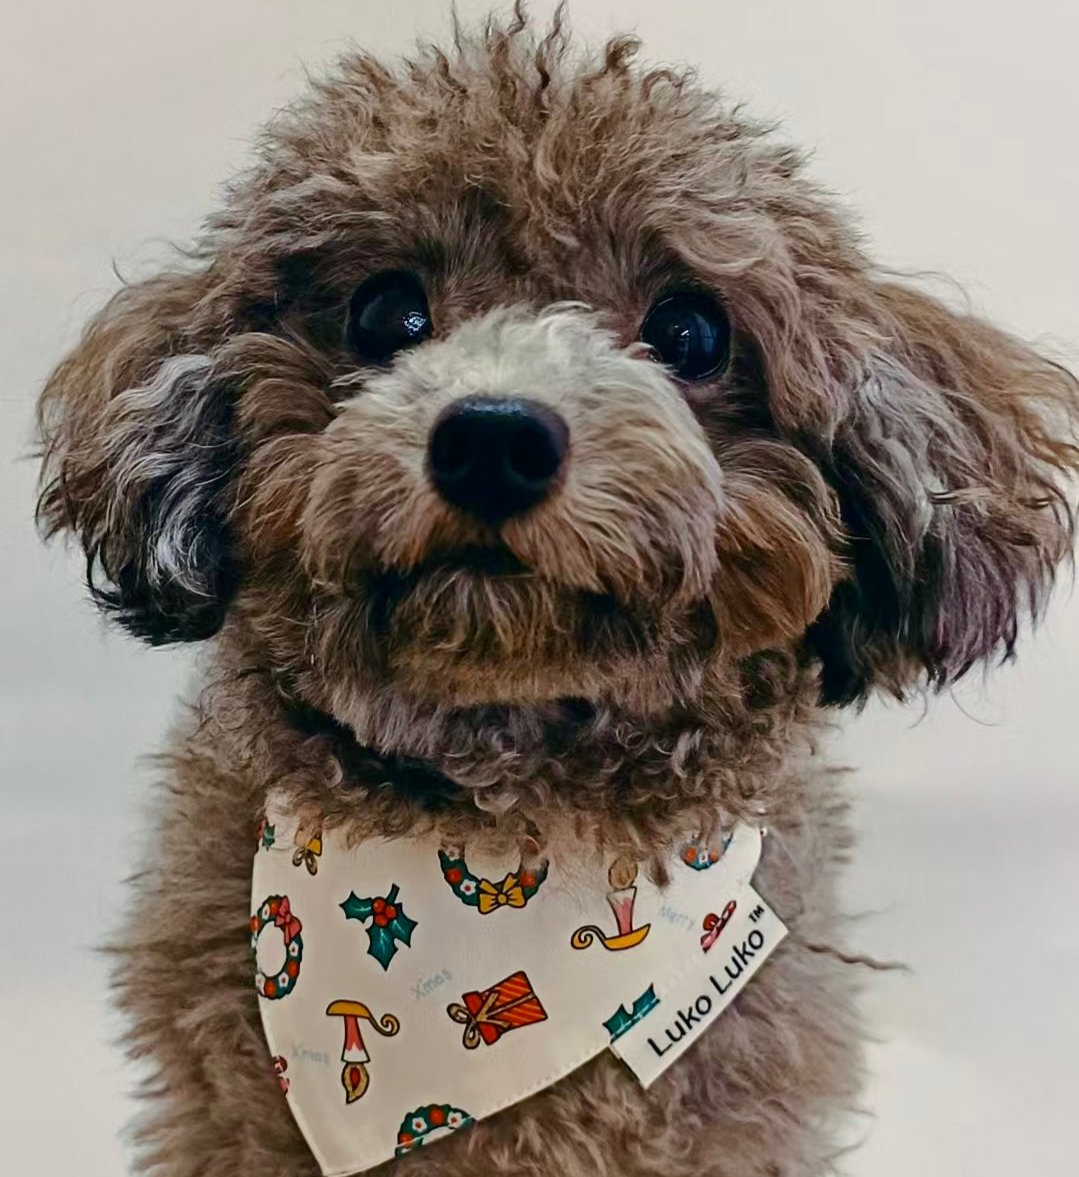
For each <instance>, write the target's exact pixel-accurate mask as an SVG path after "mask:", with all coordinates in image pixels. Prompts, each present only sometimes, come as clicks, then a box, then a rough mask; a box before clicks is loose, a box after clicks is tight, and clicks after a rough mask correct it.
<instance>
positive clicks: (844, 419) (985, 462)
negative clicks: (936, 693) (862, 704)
mask: <svg viewBox="0 0 1079 1177" xmlns="http://www.w3.org/2000/svg"><path fill="white" fill-rule="evenodd" d="M867 308H868V309H867ZM862 310H863V312H864V315H865V317H864V318H863V320H862V322H861V323H860V325H859V327H858V331H857V334H858V337H859V339H860V343H859V347H858V349H857V350H858V352H859V355H858V359H857V361H856V362H855V363H854V364H851V369H853V370H854V372H855V373H856V374H855V377H854V378H853V379H851V377H850V375H848V378H847V387H846V388H845V389H844V395H845V396H846V397H847V398H848V399H847V401H846V404H845V406H844V410H843V412H842V416H841V418H840V420H839V422H838V424H837V425H836V427H835V430H834V433H833V435H832V436H831V437H830V438H829V440H828V443H827V444H825V445H824V446H823V447H822V449H821V452H820V453H818V455H817V457H818V460H820V462H821V464H822V466H823V468H824V470H825V473H826V476H827V477H828V478H829V480H830V481H831V483H832V485H833V487H834V488H835V490H836V492H837V495H838V497H839V501H840V504H841V508H842V511H843V514H844V517H845V522H846V526H847V530H848V533H849V535H850V546H849V551H848V561H849V565H850V576H849V578H848V579H847V580H845V581H843V582H842V583H840V584H839V585H838V586H837V588H836V590H835V592H834V595H833V597H832V600H831V603H830V605H829V607H828V609H827V610H826V612H825V613H824V614H823V615H822V617H821V618H820V619H819V620H818V621H817V623H816V624H815V625H814V626H813V627H812V629H811V630H810V633H809V636H808V642H809V646H810V648H811V650H812V651H813V652H814V653H815V654H816V655H817V656H818V657H819V658H820V661H821V666H822V693H823V697H824V699H825V701H826V702H829V703H834V704H841V703H849V702H853V701H856V700H860V699H864V698H865V697H866V695H867V694H868V693H869V691H870V690H871V689H872V688H873V687H877V686H879V687H881V688H883V689H885V690H888V691H890V692H892V693H893V694H896V695H900V696H901V695H902V694H903V693H904V692H905V691H906V690H908V689H909V688H911V687H913V686H915V685H916V684H917V683H918V682H919V681H921V682H927V683H928V684H929V685H930V686H932V687H936V688H940V687H943V686H946V685H947V684H949V683H952V682H954V681H955V680H956V679H958V678H959V677H960V676H961V675H963V674H964V673H965V672H966V671H967V670H969V669H970V668H971V667H972V666H973V665H975V664H976V663H977V662H979V661H981V660H983V659H988V658H992V657H994V656H1002V657H1008V656H1009V655H1010V654H1011V653H1012V650H1013V647H1014V644H1015V640H1016V636H1017V631H1018V628H1019V625H1020V621H1021V619H1022V617H1023V616H1024V614H1027V615H1031V616H1036V615H1037V614H1038V612H1039V610H1040V608H1041V607H1042V605H1043V604H1044V601H1045V598H1046V596H1047V594H1048V590H1049V589H1050V587H1051V586H1052V583H1053V578H1054V573H1055V569H1056V567H1057V565H1058V564H1059V563H1060V562H1061V561H1062V560H1064V559H1066V558H1067V557H1068V556H1069V554H1070V552H1071V545H1072V539H1073V529H1074V517H1073V512H1072V508H1071V507H1070V505H1069V501H1068V498H1067V487H1066V483H1067V480H1068V477H1069V476H1070V475H1072V474H1074V472H1075V470H1076V468H1077V466H1079V451H1077V450H1076V447H1075V445H1074V444H1073V440H1072V439H1073V437H1074V424H1075V420H1076V415H1077V411H1079V383H1077V382H1076V380H1075V378H1074V377H1073V376H1071V375H1070V374H1069V373H1068V372H1066V371H1065V370H1064V369H1062V368H1061V367H1059V366H1058V365H1055V364H1054V363H1052V362H1050V361H1048V360H1046V359H1044V358H1043V357H1041V356H1039V355H1038V354H1036V353H1035V352H1033V351H1032V350H1031V349H1029V348H1028V347H1027V346H1025V345H1024V344H1022V343H1021V342H1020V341H1018V340H1017V339H1015V338H1013V337H1011V336H1009V335H1007V334H1005V333H1004V332H1001V331H999V330H997V329H996V328H993V327H991V326H989V325H988V324H987V323H984V322H982V321H981V320H979V319H975V318H971V317H964V316H960V315H956V314H954V313H953V312H952V311H950V310H948V309H947V308H946V307H945V306H943V305H942V304H941V303H939V302H937V301H936V300H934V299H932V298H930V297H928V296H927V295H924V294H922V293H919V292H916V291H913V290H910V289H907V288H904V287H900V286H898V285H891V284H881V285H879V286H876V287H873V289H872V292H871V293H870V294H869V295H868V296H867V298H866V299H865V301H863V303H862ZM852 350H853V349H852ZM851 385H853V387H851Z"/></svg>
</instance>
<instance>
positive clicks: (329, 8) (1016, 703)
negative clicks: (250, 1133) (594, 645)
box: [0, 0, 1079, 1177]
mask: <svg viewBox="0 0 1079 1177" xmlns="http://www.w3.org/2000/svg"><path fill="white" fill-rule="evenodd" d="M447 7H448V6H447V4H446V2H445V0H397V2H396V3H375V0H308V2H307V3H297V2H296V0H292V2H286V0H181V2H180V3H172V4H162V3H158V2H155V0H93V2H90V3H75V2H74V0H64V2H56V0H53V2H51V3H50V2H47V0H36V2H35V3H33V4H26V3H21V4H18V5H16V4H15V3H14V0H9V3H8V5H7V10H6V12H5V13H4V14H3V21H2V24H0V29H2V32H0V91H2V92H0V128H2V132H0V136H2V139H0V161H2V172H0V277H2V281H0V358H2V380H0V429H2V433H0V437H2V441H3V448H4V454H3V461H2V463H0V541H2V546H0V552H2V553H3V557H2V558H3V576H2V578H0V667H2V674H0V788H2V789H3V804H4V818H3V832H2V833H0V886H2V890H0V1130H2V1135H0V1156H2V1158H3V1160H2V1167H3V1170H4V1172H5V1173H10V1174H13V1175H14V1174H19V1175H20V1177H53V1175H54V1174H55V1175H58V1177H59V1175H61V1174H68V1173H78V1174H79V1175H80V1177H105V1175H109V1177H115V1175H118V1174H121V1173H123V1172H124V1171H125V1160H124V1157H125V1153H124V1149H123V1146H122V1142H121V1138H120V1133H121V1126H122V1125H123V1124H124V1123H125V1122H126V1121H127V1120H128V1118H129V1116H130V1114H131V1111H132V1107H131V1105H130V1103H129V1102H128V1095H129V1092H130V1088H131V1085H132V1082H133V1079H134V1074H133V1072H132V1071H131V1070H130V1069H127V1068H126V1067H122V1066H121V1065H120V1061H119V1053H118V1051H117V1049H116V1048H115V1047H114V1046H113V1045H112V1039H113V1038H114V1036H115V1034H116V1032H117V1029H118V1025H117V1022H116V1020H115V1019H114V1017H113V1016H112V1015H111V1014H110V1013H108V1012H107V1005H106V981H105V965H104V962H103V961H102V960H101V959H100V958H99V957H97V956H95V955H94V954H93V953H92V952H91V951H90V945H92V944H93V943H94V942H96V941H98V940H99V939H101V938H102V936H103V935H104V934H105V933H106V932H107V930H108V929H109V927H110V926H111V924H112V922H113V921H114V919H115V917H116V912H117V909H118V906H119V904H120V903H121V902H122V890H121V887H120V880H121V878H122V876H123V875H124V874H125V872H126V871H127V870H128V869H129V868H130V866H131V865H132V862H133V859H134V854H135V847H136V843H137V839H138V830H139V828H140V816H139V807H140V806H141V805H143V804H144V799H145V797H146V796H147V790H146V782H147V779H148V776H149V775H150V773H149V770H148V769H146V768H142V769H139V768H137V767H136V759H137V757H138V756H139V755H140V754H143V753H146V752H148V751H150V750H152V749H153V748H154V747H155V745H156V744H157V742H158V739H159V736H160V733H161V731H162V728H163V726H164V724H165V723H166V720H167V716H168V714H169V712H170V709H171V707H172V699H173V697H174V695H175V694H176V693H177V692H178V691H179V690H180V689H181V687H182V684H183V682H184V680H185V676H186V675H187V674H188V673H189V669H190V666H191V662H192V659H191V657H190V654H189V653H179V654H178V653H160V652H155V653H151V652H147V651H144V650H141V649H138V648H137V647H136V646H135V645H134V644H133V643H131V642H129V641H126V640H124V639H122V638H120V637H119V636H118V635H115V634H106V633H105V632H104V631H103V629H102V627H101V625H100V624H99V622H98V621H97V619H96V618H95V616H94V615H93V613H92V611H91V610H90V609H89V608H88V607H87V606H86V605H85V604H84V602H83V600H82V592H81V589H80V586H79V584H78V576H79V566H78V561H77V559H76V558H75V557H74V556H73V555H67V556H65V555H64V554H63V552H62V551H61V550H60V549H56V550H51V551H48V552H46V551H44V550H43V549H42V548H41V547H40V546H39V545H38V543H37V542H36V540H35V537H34V534H33V530H32V525H31V522H30V518H29V516H30V512H31V502H32V487H33V478H34V471H33V468H32V465H31V464H30V463H29V462H23V463H21V464H17V463H16V462H15V458H16V456H17V455H18V454H19V453H25V451H26V448H27V442H28V439H29V422H30V413H31V405H32V401H33V397H34V395H35V392H36V390H37V388H38V387H39V385H40V383H41V381H42V379H43V377H44V376H45V374H46V373H47V371H48V369H49V366H50V364H51V363H52V362H53V361H54V360H55V359H56V358H57V357H58V356H59V355H60V353H61V352H62V350H63V349H64V348H65V347H66V346H68V345H69V344H70V343H71V342H72V340H73V339H74V337H75V333H76V331H77V330H78V327H79V325H80V323H81V322H82V321H83V320H84V319H85V318H86V316H87V315H88V314H89V313H90V312H91V311H92V310H93V309H94V308H95V307H96V306H97V305H98V304H99V303H100V302H101V301H102V300H103V299H104V298H105V297H106V296H107V295H108V294H109V292H110V291H111V290H112V289H114V287H115V285H116V279H115V277H114V276H113V274H112V272H111V270H110V267H111V265H112V264H113V262H114V261H115V263H116V264H117V265H118V267H119V268H120V269H121V271H123V272H124V273H126V274H138V273H141V272H143V271H144V269H145V268H146V267H147V266H150V265H152V264H153V260H154V258H155V257H160V256H161V253H162V249H163V244H162V243H163V242H164V240H166V239H175V240H179V241H183V240H185V239H187V238H188V237H189V236H190V234H191V233H192V231H193V229H194V227H195V225H196V223H197V220H198V218H199V216H200V215H201V214H202V213H204V212H205V211H207V210H208V209H209V208H210V207H211V205H212V203H213V200H214V185H215V184H216V183H217V182H218V181H220V180H222V179H224V178H225V177H226V176H227V175H228V174H229V173H230V172H231V171H232V170H233V169H234V168H235V167H236V166H237V165H239V164H241V163H242V161H243V160H244V157H245V150H246V143H247V142H248V139H249V136H250V134H251V132H252V129H253V128H254V127H255V126H256V125H257V124H258V122H259V121H260V120H261V119H262V118H263V117H264V116H265V115H267V114H268V113H269V112H271V111H272V110H273V109H274V108H275V107H276V106H277V105H279V104H281V103H282V102H283V101H285V100H286V99H287V97H288V96H289V95H290V94H292V93H294V92H295V91H296V89H297V88H298V86H299V84H300V80H301V68H302V66H304V65H307V66H317V65H318V63H319V62H321V61H325V60H326V59H328V58H330V57H331V56H332V55H333V54H334V52H335V49H336V48H337V47H338V46H339V45H340V44H341V42H342V40H343V39H345V38H347V37H350V36H351V37H353V38H355V39H357V40H360V41H362V42H363V43H365V44H366V45H368V46H370V47H373V48H376V49H381V50H386V51H396V50H398V49H400V48H402V47H403V46H404V44H405V43H406V42H407V40H408V38H410V37H411V36H412V35H413V34H414V33H416V32H418V31H423V32H426V33H435V34H437V33H438V32H439V31H440V30H441V29H443V28H444V27H445V18H446V11H447ZM460 7H461V9H462V11H463V12H464V13H465V14H466V15H468V14H472V13H475V12H478V11H481V10H482V9H483V8H484V7H485V6H484V5H482V4H477V3H473V2H467V3H466V2H462V3H461V5H460ZM535 7H536V9H537V10H538V11H542V12H545V11H547V10H548V9H549V7H550V5H549V4H546V3H537V4H536V5H535ZM1077 12H1079V9H1077V7H1076V5H1075V4H1074V2H1073V0H1026V2H1025V3H1022V4H1017V3H1015V0H1009V2H1003V0H983V2H981V3H974V2H972V0H812V2H811V0H753V2H749V0H741V2H738V3H734V2H720V0H696V2H694V3H688V2H685V3H683V2H680V0H665V2H663V3H650V2H648V0H623V3H620V4H613V3H607V2H603V0H577V2H576V3H575V4H574V8H573V16H574V21H575V23H576V24H577V26H578V27H579V28H580V29H582V30H584V31H586V32H587V33H588V34H589V35H592V36H598V35H600V34H603V33H606V32H608V31H612V30H615V29H624V28H627V27H629V28H636V29H638V30H639V31H640V32H641V34H642V35H643V36H644V37H645V39H646V42H647V46H648V55H649V56H650V57H652V58H655V59H665V60H675V61H686V60H690V61H694V62H696V63H698V64H699V65H700V67H701V70H702V73H703V75H704V77H705V78H706V79H707V80H708V81H709V82H712V83H719V84H722V85H723V86H724V87H726V88H727V89H728V91H729V92H730V93H731V94H736V95H738V96H741V97H745V98H747V99H748V100H749V101H750V103H751V104H752V106H753V107H754V108H755V109H756V110H757V111H759V112H761V113H763V114H765V115H777V116H781V117H782V118H783V119H784V120H785V122H786V125H787V128H788V131H789V133H790V134H791V135H792V136H793V137H795V138H797V139H799V140H800V141H802V142H804V143H805V144H807V145H809V146H811V147H813V148H814V149H815V163H814V169H815V172H816V174H817V175H818V176H819V177H821V178H822V179H824V180H825V181H826V182H827V183H828V184H829V185H831V186H832V187H834V188H835V189H836V190H838V191H839V192H840V193H842V194H843V195H844V197H845V198H847V199H849V200H850V201H851V202H852V203H853V204H854V205H856V207H857V208H858V209H859V210H860V212H861V214H862V216H863V223H864V226H865V229H866V232H867V233H868V234H869V236H870V238H871V240H872V241H873V243H874V247H875V248H876V250H877V252H878V253H879V254H880V255H881V256H882V257H883V258H884V259H885V260H886V261H887V262H889V263H891V264H893V265H896V266H901V267H904V268H908V269H940V270H943V271H947V272H950V273H951V274H953V275H955V276H956V277H957V278H958V279H959V280H960V281H961V282H962V283H963V285H964V286H965V287H966V289H967V290H968V291H969V294H970V297H971V299H972V301H973V303H974V305H975V306H977V307H978V308H980V309H982V310H984V311H985V312H987V313H990V314H992V315H994V316H997V317H999V318H1000V319H1002V320H1003V321H1004V322H1006V323H1007V324H1009V325H1010V326H1012V327H1013V328H1015V329H1017V330H1018V331H1020V332H1023V333H1025V334H1027V335H1030V336H1037V337H1042V338H1044V339H1046V340H1047V341H1049V342H1050V343H1052V344H1053V345H1054V346H1057V347H1059V348H1063V349H1070V352H1071V355H1072V357H1073V359H1074V358H1075V357H1076V354H1077V352H1079V342H1077V341H1079V314H1077V311H1079V230H1077V228H1076V226H1077V224H1079V213H1077V210H1079V162H1077V160H1079V153H1077V152H1076V150H1075V143H1076V138H1075V126H1076V119H1077V115H1079V104H1077V101H1076V97H1075V83H1074V76H1075V66H1074V54H1075V46H1076V42H1077V40H1079V15H1077ZM1077 651H1079V610H1077V607H1076V606H1075V605H1073V604H1071V603H1070V602H1069V599H1068V594H1067V591H1065V592H1064V593H1062V594H1061V597H1060V598H1059V600H1058V604H1057V607H1056V609H1055V610H1054V613H1053V615H1052V617H1051V619H1050V623H1049V625H1048V626H1047V627H1046V628H1045V630H1044V631H1043V632H1042V634H1041V636H1040V638H1039V639H1038V640H1037V641H1036V642H1035V643H1028V644H1027V645H1026V647H1025V649H1024V651H1023V656H1022V659H1021V661H1020V665H1019V668H1018V669H1008V670H1006V671H1003V672H1001V673H999V674H997V675H995V676H993V677H992V678H991V679H990V680H988V683H982V682H980V681H979V682H975V683H974V684H973V685H972V686H969V687H967V688H965V689H964V690H963V691H962V692H961V693H960V696H959V698H958V699H955V698H951V697H949V698H944V699H941V700H938V701H937V702H935V703H934V704H933V705H932V706H931V707H930V708H929V711H928V714H927V715H926V716H925V717H924V718H921V709H920V708H918V707H917V706H915V707H914V708H911V709H908V710H905V711H903V710H899V709H896V708H883V707H873V708H871V709H870V711H869V713H868V714H867V715H865V716H864V717H863V718H861V719H860V720H858V721H857V722H856V723H854V724H853V725H852V726H851V727H850V729H849V730H847V731H845V732H843V733H839V734H837V737H836V748H835V751H834V754H835V755H836V756H838V757H841V758H842V759H844V760H845V761H848V762H850V763H854V764H857V765H860V771H859V773H858V775H857V776H856V777H855V778H853V779H852V788H853V791H854V795H855V797H856V798H857V818H858V823H859V827H860V830H861V840H860V842H859V845H858V847H857V850H856V852H855V854H854V860H853V864H852V869H851V871H850V874H849V878H848V896H849V906H850V908H851V909H852V910H854V911H859V912H863V913H865V915H864V918H862V919H861V920H860V921H859V922H858V923H857V924H856V925H855V927H854V939H855V942H856V944H857V945H858V946H859V947H860V948H861V949H863V950H865V951H869V952H873V953H876V954H878V955H879V956H881V957H887V958H895V957H899V958H902V959H905V960H907V961H908V962H910V964H911V966H912V972H911V973H910V974H909V975H902V976H898V975H892V976H870V977H868V978H867V981H868V990H869V991H868V995H867V999H866V1010H867V1015H868V1016H869V1018H870V1022H871V1026H872V1029H873V1032H874V1035H875V1037H876V1043H875V1045H873V1046H872V1047H871V1049H870V1052H869V1072H870V1074H869V1083H868V1086H867V1088H866V1093H865V1106H866V1108H867V1109H869V1111H870V1112H871V1113H872V1114H871V1115H865V1116H863V1117H861V1118H859V1119H857V1120H856V1121H855V1122H853V1123H852V1133H853V1135H854V1136H855V1137H857V1138H859V1139H863V1140H864V1142H865V1143H864V1145H863V1146H862V1147H861V1148H860V1150H858V1151H856V1152H853V1153H851V1154H849V1155H847V1156H846V1157H844V1158H843V1159H842V1160H841V1162H840V1165H841V1168H842V1169H843V1170H844V1171H845V1172H848V1173H851V1174H857V1175H863V1177H901V1175H902V1177H907V1175H908V1174H909V1173H911V1172H914V1173H917V1174H919V1177H938V1175H939V1177H944V1175H952V1174H975V1173H976V1174H978V1175H979V1177H1003V1175H1004V1174H1008V1175H1012V1174H1020V1175H1023V1177H1026V1175H1032V1177H1050V1175H1059V1177H1065V1175H1066V1174H1068V1175H1070V1174H1072V1173H1074V1171H1075V1169H1074V1166H1075V1160H1074V1158H1075V1155H1076V1154H1075V1144H1074V1132H1073V1127H1074V1123H1075V1113H1076V1110H1077V1109H1079V1080H1077V1077H1076V1062H1075V1060H1076V1059H1077V1058H1079V998H1077V996H1076V994H1077V993H1079V949H1077V947H1076V939H1075V928H1076V918H1075V903H1076V900H1077V899H1079V866H1077V863H1076V855H1075V852H1074V844H1075V835H1076V832H1077V828H1079V801H1077V799H1076V796H1077V794H1076V784H1077V780H1079V768H1077V766H1076V758H1075V752H1074V747H1075V732H1076V728H1077V726H1079V716H1077V714H1076V711H1077V708H1076V704H1075V695H1074V687H1073V680H1072V668H1073V666H1074V662H1075V655H1076V653H1077ZM919 719H921V721H920V722H918V721H919ZM177 901H178V902H182V897H179V896H178V897H177ZM191 980H192V984H198V983H199V976H198V966H197V963H195V964H193V966H192V976H191ZM250 1177H257V1175H254V1174H252V1175H250Z"/></svg>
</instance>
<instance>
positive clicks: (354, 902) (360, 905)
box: [341, 891, 374, 920]
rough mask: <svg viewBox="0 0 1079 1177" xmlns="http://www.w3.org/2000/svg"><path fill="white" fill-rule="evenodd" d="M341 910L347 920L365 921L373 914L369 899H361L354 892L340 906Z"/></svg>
mask: <svg viewBox="0 0 1079 1177" xmlns="http://www.w3.org/2000/svg"><path fill="white" fill-rule="evenodd" d="M341 910H342V911H343V912H344V913H345V919H348V920H366V919H370V918H371V916H372V915H373V914H374V909H373V907H372V904H371V900H370V899H361V898H360V897H359V896H358V895H357V894H356V892H355V891H353V892H352V893H351V894H350V895H349V897H348V898H347V899H346V900H345V901H344V903H342V904H341Z"/></svg>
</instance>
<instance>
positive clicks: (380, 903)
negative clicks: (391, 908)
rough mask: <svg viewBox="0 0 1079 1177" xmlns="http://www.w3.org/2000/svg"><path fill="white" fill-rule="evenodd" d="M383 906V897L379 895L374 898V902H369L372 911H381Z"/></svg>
mask: <svg viewBox="0 0 1079 1177" xmlns="http://www.w3.org/2000/svg"><path fill="white" fill-rule="evenodd" d="M385 906H386V900H385V899H383V898H382V897H381V896H379V898H378V899H376V900H375V901H374V902H373V903H372V904H371V909H372V910H373V911H381V910H382V909H383V908H384V907H385Z"/></svg>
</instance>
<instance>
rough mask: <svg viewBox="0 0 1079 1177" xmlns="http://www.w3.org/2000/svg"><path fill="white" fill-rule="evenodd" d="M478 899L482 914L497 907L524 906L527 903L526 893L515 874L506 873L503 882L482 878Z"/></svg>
mask: <svg viewBox="0 0 1079 1177" xmlns="http://www.w3.org/2000/svg"><path fill="white" fill-rule="evenodd" d="M478 899H479V904H478V906H479V909H480V913H481V914H482V915H487V914H488V912H492V911H494V909H495V908H496V907H503V906H506V907H524V905H525V893H524V891H523V890H522V888H521V884H520V883H519V882H518V880H517V876H516V875H514V874H509V875H506V877H505V878H504V879H503V880H502V882H501V883H492V882H491V880H490V879H481V880H480V885H479V888H478Z"/></svg>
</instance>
